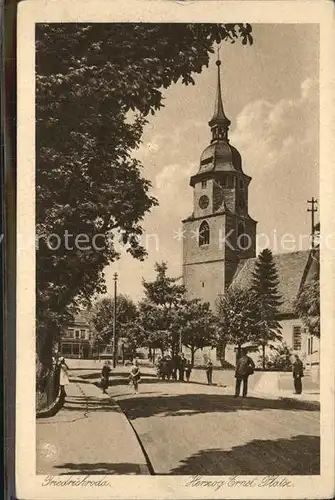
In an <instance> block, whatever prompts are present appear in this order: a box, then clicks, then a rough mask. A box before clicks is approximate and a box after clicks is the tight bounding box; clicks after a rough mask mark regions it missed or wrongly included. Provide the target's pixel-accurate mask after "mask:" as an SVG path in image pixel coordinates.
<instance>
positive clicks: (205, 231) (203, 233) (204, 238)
mask: <svg viewBox="0 0 335 500" xmlns="http://www.w3.org/2000/svg"><path fill="white" fill-rule="evenodd" d="M202 245H209V225H208V222H206V221H205V220H204V221H203V222H202V223H201V224H200V228H199V246H200V247H201V246H202Z"/></svg>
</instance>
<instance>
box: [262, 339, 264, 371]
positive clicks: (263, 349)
mask: <svg viewBox="0 0 335 500" xmlns="http://www.w3.org/2000/svg"><path fill="white" fill-rule="evenodd" d="M262 358H263V359H262V362H263V370H265V344H262Z"/></svg>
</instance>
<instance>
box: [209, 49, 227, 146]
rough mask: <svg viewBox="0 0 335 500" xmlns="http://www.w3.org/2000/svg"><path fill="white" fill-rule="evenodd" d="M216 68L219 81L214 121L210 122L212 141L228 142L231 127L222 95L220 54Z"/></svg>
mask: <svg viewBox="0 0 335 500" xmlns="http://www.w3.org/2000/svg"><path fill="white" fill-rule="evenodd" d="M216 66H217V68H218V81H217V92H216V99H215V106H214V114H213V117H212V119H211V120H210V121H209V122H208V125H209V126H210V127H211V131H212V141H211V142H214V141H218V140H224V141H227V142H228V129H229V125H230V123H231V122H230V120H229V119H228V118H227V117H226V115H225V112H224V109H223V103H222V95H221V75H220V66H221V61H220V58H219V54H218V60H217V61H216Z"/></svg>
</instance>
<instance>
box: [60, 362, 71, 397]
mask: <svg viewBox="0 0 335 500" xmlns="http://www.w3.org/2000/svg"><path fill="white" fill-rule="evenodd" d="M58 362H59V385H60V390H61V394H62V396H66V391H65V386H66V385H69V383H70V379H69V367H68V366H67V364H66V362H65V359H64V358H63V356H61V357H60V358H59V361H58Z"/></svg>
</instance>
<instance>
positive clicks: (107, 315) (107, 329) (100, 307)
mask: <svg viewBox="0 0 335 500" xmlns="http://www.w3.org/2000/svg"><path fill="white" fill-rule="evenodd" d="M137 316H138V314H137V308H136V305H135V303H134V302H133V301H132V300H131V299H130V298H129V297H127V296H126V295H122V294H119V295H118V297H117V300H116V334H117V338H120V337H123V338H126V337H127V336H128V334H129V332H130V331H131V332H132V331H133V325H134V323H135V321H136V319H137ZM113 322H114V299H112V298H109V297H104V298H102V299H100V300H98V301H97V302H96V303H95V304H94V305H93V307H92V310H91V324H92V330H93V336H94V338H95V339H97V340H99V342H100V343H102V344H105V345H106V344H108V343H110V342H111V340H112V338H113Z"/></svg>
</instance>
